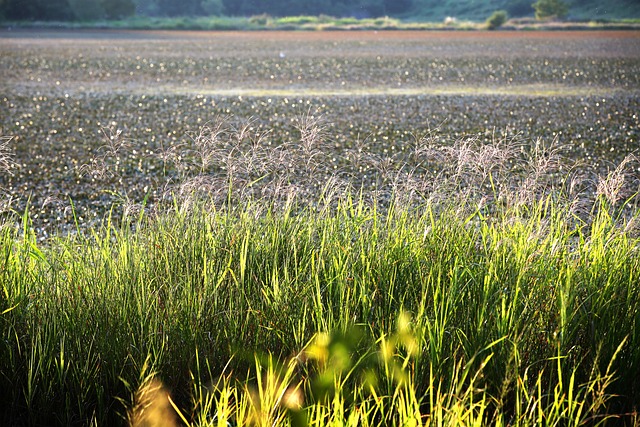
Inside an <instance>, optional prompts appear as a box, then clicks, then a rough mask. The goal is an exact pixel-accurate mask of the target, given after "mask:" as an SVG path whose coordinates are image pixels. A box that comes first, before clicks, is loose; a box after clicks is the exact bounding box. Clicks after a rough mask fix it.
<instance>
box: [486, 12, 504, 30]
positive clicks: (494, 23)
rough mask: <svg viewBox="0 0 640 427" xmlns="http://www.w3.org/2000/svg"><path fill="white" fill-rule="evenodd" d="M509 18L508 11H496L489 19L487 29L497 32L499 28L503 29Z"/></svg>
mask: <svg viewBox="0 0 640 427" xmlns="http://www.w3.org/2000/svg"><path fill="white" fill-rule="evenodd" d="M508 17H509V15H508V14H507V11H506V10H496V11H495V12H493V14H491V16H490V17H489V18H488V19H487V22H486V24H487V29H489V30H495V29H497V28H500V27H502V26H503V25H504V23H505V22H507V18H508Z"/></svg>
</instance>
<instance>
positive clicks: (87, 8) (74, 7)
mask: <svg viewBox="0 0 640 427" xmlns="http://www.w3.org/2000/svg"><path fill="white" fill-rule="evenodd" d="M69 6H71V11H72V12H73V14H74V16H75V18H76V20H78V21H95V20H98V19H103V18H104V17H105V11H104V8H103V7H102V0H69Z"/></svg>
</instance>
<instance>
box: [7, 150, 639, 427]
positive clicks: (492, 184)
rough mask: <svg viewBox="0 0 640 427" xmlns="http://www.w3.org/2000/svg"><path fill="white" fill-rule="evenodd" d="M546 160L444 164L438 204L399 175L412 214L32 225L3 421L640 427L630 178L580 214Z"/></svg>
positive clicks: (276, 212) (181, 210) (181, 207)
mask: <svg viewBox="0 0 640 427" xmlns="http://www.w3.org/2000/svg"><path fill="white" fill-rule="evenodd" d="M303 139H304V138H303ZM536 147H537V146H536ZM415 148H416V150H415V152H414V154H415V155H418V154H419V153H422V154H424V153H426V152H431V151H430V150H435V148H434V147H430V146H427V145H420V144H418V145H417V146H416V147H415ZM536 149H537V148H535V149H534V150H533V151H532V152H526V153H524V154H523V151H522V150H524V148H523V147H520V146H517V145H515V146H514V145H510V144H508V143H505V141H497V142H494V143H493V144H487V145H484V144H480V145H478V146H476V145H473V144H472V143H471V142H469V141H466V142H465V141H462V142H459V143H457V145H453V146H446V147H440V151H438V152H437V153H436V154H438V156H440V157H439V158H440V160H444V163H443V165H441V172H440V173H439V174H438V175H437V179H436V181H437V182H434V183H433V186H431V187H428V188H429V191H428V192H427V193H425V191H426V190H425V187H422V186H420V185H418V182H417V177H418V176H417V175H410V176H409V177H406V176H405V178H406V179H405V181H407V180H408V181H407V182H409V181H410V182H411V183H412V187H411V188H413V190H414V193H412V194H413V196H412V198H408V197H407V194H408V193H409V187H406V186H404V187H403V186H400V185H399V184H398V183H397V182H396V183H394V184H392V185H393V188H395V190H394V191H391V190H390V192H388V193H387V192H384V191H383V192H382V193H381V194H382V195H383V197H382V198H376V197H373V198H372V197H371V196H370V193H369V192H368V191H364V190H363V191H360V192H356V191H352V190H351V191H350V190H346V191H345V192H343V193H340V194H338V195H336V194H334V193H332V192H330V191H329V189H327V190H326V191H325V192H324V193H322V194H321V195H320V196H318V197H316V198H315V199H314V202H313V203H309V199H308V194H307V193H301V194H303V196H304V197H301V198H297V197H296V196H287V198H286V200H285V202H284V203H280V202H278V200H276V199H266V198H265V199H260V198H255V197H253V196H251V197H249V196H246V197H240V196H238V195H237V193H234V191H240V189H239V188H238V187H237V183H236V182H234V181H233V179H234V178H233V177H231V178H229V179H228V180H227V181H226V182H227V183H228V188H227V189H226V192H227V195H228V196H227V198H226V199H223V200H222V201H220V200H219V198H216V199H208V198H207V197H200V198H198V199H191V200H190V201H189V203H183V202H184V199H181V198H180V197H178V196H176V198H174V199H173V204H172V205H171V206H168V207H166V208H164V209H162V210H158V211H156V212H155V213H150V212H145V211H144V210H143V211H141V213H140V214H137V215H135V216H132V215H124V216H123V217H122V218H121V219H120V220H119V221H118V222H117V223H113V222H112V221H111V219H110V218H112V217H111V216H108V217H106V218H105V220H104V223H103V224H102V225H101V226H99V227H90V228H86V227H82V226H81V224H79V225H78V228H77V231H76V232H75V233H71V234H68V235H65V236H60V237H57V238H52V239H51V240H49V241H47V242H46V243H44V244H43V243H39V242H38V239H37V238H36V236H35V234H34V232H33V230H32V228H31V227H30V219H29V218H28V217H27V216H24V217H23V218H22V221H21V223H20V224H19V225H15V224H14V223H13V222H10V221H8V222H5V224H4V225H3V227H2V228H1V229H0V230H1V234H0V283H2V292H1V293H0V334H1V340H0V373H1V375H0V401H1V402H4V405H3V409H2V414H1V418H0V419H1V420H2V422H3V423H5V424H6V423H8V424H16V423H20V424H26V425H42V424H47V425H51V424H57V425H87V424H92V425H113V424H117V423H125V422H127V421H126V420H128V422H129V423H130V424H131V425H145V424H143V423H144V422H146V421H145V420H146V419H147V418H146V417H148V416H150V414H151V413H156V412H157V413H160V414H165V415H163V417H165V418H164V419H165V420H166V417H167V416H169V415H166V414H170V413H173V414H174V415H172V416H173V417H174V418H175V422H176V423H178V422H183V423H184V422H187V423H191V424H195V425H226V423H227V421H228V420H230V421H231V422H233V423H237V424H238V425H267V424H268V425H304V424H305V423H307V424H309V425H487V424H495V425H576V426H578V425H582V424H604V423H606V422H611V423H618V422H626V423H627V424H629V425H631V424H632V423H634V422H637V421H638V417H637V415H636V412H635V411H636V409H637V403H638V400H639V399H640V390H639V389H638V383H637V378H640V350H639V349H640V336H639V334H638V330H640V328H639V321H640V287H639V286H638V283H640V282H639V281H638V271H640V254H639V252H638V247H639V243H640V240H639V235H638V221H639V220H640V218H639V215H638V213H637V211H636V210H635V209H630V208H629V207H633V206H635V205H634V203H635V199H634V197H633V195H631V197H628V198H623V199H621V197H622V194H623V189H624V188H625V187H624V185H625V181H624V178H625V176H626V175H625V174H624V171H625V170H626V169H625V167H626V166H628V165H627V164H623V165H621V167H620V168H618V169H616V170H614V171H613V172H612V173H611V174H610V175H609V176H608V177H602V178H601V180H600V181H599V182H600V185H598V186H597V188H596V190H597V191H596V193H594V194H593V195H592V196H591V198H583V199H581V198H575V197H572V195H571V194H572V193H571V192H572V191H573V190H572V189H571V186H570V185H569V183H567V182H564V184H561V185H556V184H551V183H549V182H548V181H546V180H544V179H542V178H541V177H543V176H545V173H547V172H548V171H549V170H550V169H549V165H548V162H551V161H552V159H553V155H552V154H553V153H550V152H545V153H544V155H538V154H539V153H538V154H536V151H535V150H536ZM296 150H297V148H296ZM227 154H228V152H227ZM316 154H317V153H316ZM431 154H432V156H431V157H430V158H436V157H438V156H436V155H434V153H433V152H431ZM453 158H456V159H458V160H457V161H455V162H451V161H450V160H451V159H453ZM289 159H293V160H292V161H297V160H296V159H295V157H291V156H290V157H289ZM479 159H484V160H483V162H480V161H479ZM517 159H520V160H518V161H516V160H517ZM419 165H421V166H413V167H412V171H413V173H415V172H416V171H417V170H418V169H419V168H420V167H424V168H426V169H429V168H430V167H431V164H430V163H428V162H422V163H419ZM205 169H206V168H204V167H201V168H200V171H204V170H205ZM380 170H381V171H384V170H386V169H384V168H381V169H380ZM211 173H213V172H211ZM220 173H223V174H227V175H225V176H228V174H229V171H221V172H220ZM249 175H251V174H250V173H249ZM198 176H200V175H198ZM403 176H404V175H403ZM182 178H184V179H186V177H182ZM409 178H411V179H409ZM424 179H426V178H424ZM262 180H263V181H268V178H267V177H262ZM561 181H562V180H561ZM242 182H245V184H244V185H249V184H251V183H254V182H255V179H246V180H244V181H242ZM247 182H248V183H249V184H247ZM385 182H387V180H385V179H384V176H382V177H380V179H379V181H378V185H379V186H378V189H380V188H381V187H382V186H384V185H386V184H385ZM514 182H516V183H517V185H515V186H514V185H513V183H514ZM545 183H546V184H545ZM189 185H192V184H189ZM249 187H250V185H249ZM245 188H248V187H245ZM242 194H245V195H246V194H249V193H247V192H244V193H242ZM251 194H254V193H251ZM255 194H257V193H255ZM261 194H262V193H261ZM585 200H586V201H585ZM162 384H164V385H162ZM164 387H166V389H165V388H164ZM169 391H170V392H171V397H170V398H168V397H167V396H168V393H169ZM154 402H155V403H154ZM150 408H156V409H150ZM158 408H159V409H158ZM147 421H148V420H147ZM165 422H167V423H168V422H169V421H165Z"/></svg>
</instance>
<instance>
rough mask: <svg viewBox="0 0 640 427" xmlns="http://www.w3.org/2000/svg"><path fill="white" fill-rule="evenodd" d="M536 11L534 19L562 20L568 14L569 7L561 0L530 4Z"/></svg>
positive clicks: (539, 0) (542, 0) (539, 1)
mask: <svg viewBox="0 0 640 427" xmlns="http://www.w3.org/2000/svg"><path fill="white" fill-rule="evenodd" d="M532 6H533V8H534V9H535V11H536V19H539V20H544V19H554V18H558V19H562V18H565V17H566V16H567V14H568V13H569V7H568V6H567V4H566V3H565V2H564V1H562V0H538V1H537V2H535V3H533V4H532Z"/></svg>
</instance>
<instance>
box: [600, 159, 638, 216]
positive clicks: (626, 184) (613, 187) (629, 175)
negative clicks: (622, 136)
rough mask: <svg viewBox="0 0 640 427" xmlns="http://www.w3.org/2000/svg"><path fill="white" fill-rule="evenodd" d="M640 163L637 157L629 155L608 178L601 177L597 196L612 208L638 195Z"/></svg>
mask: <svg viewBox="0 0 640 427" xmlns="http://www.w3.org/2000/svg"><path fill="white" fill-rule="evenodd" d="M638 163H639V161H638V158H637V157H636V156H634V155H633V154H631V155H628V156H626V157H625V158H624V159H623V160H622V162H620V164H619V165H618V166H617V167H616V168H615V169H614V170H612V171H610V172H609V173H608V174H607V176H606V177H603V176H600V177H599V179H598V183H597V186H596V196H598V197H603V198H604V200H606V201H607V202H608V203H609V205H610V206H616V205H617V204H618V202H619V201H620V200H623V199H627V198H629V197H631V196H632V195H633V194H637V193H638V190H639V189H640V188H638V184H639V183H640V173H639V170H640V168H637V166H638ZM634 164H635V166H636V169H635V170H634V168H633V166H634ZM630 187H631V188H630ZM633 187H636V188H633ZM625 190H626V191H625Z"/></svg>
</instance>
